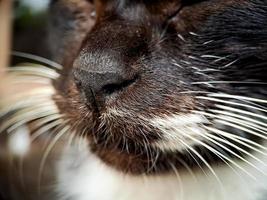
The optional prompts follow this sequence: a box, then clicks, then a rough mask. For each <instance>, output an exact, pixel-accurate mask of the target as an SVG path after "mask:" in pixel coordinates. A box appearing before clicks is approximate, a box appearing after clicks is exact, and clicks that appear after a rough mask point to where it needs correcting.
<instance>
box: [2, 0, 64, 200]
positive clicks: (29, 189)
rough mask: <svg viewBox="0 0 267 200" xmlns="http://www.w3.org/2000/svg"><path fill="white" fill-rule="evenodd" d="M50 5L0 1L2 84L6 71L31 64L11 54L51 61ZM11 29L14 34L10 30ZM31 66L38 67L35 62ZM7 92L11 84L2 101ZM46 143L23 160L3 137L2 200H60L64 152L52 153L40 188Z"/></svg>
mask: <svg viewBox="0 0 267 200" xmlns="http://www.w3.org/2000/svg"><path fill="white" fill-rule="evenodd" d="M9 5H10V7H9ZM48 5H49V0H13V2H12V6H11V0H0V54H1V55H0V61H1V62H0V72H1V73H0V80H1V79H2V78H3V77H4V76H5V75H4V74H5V73H3V72H4V71H5V70H4V68H8V67H11V66H14V65H16V64H18V63H21V62H26V61H27V62H29V60H28V59H25V58H21V57H20V58H19V57H15V56H10V55H12V53H11V52H14V51H18V52H23V53H29V54H33V55H39V56H42V57H45V58H48V59H49V58H50V54H49V51H48V46H47V44H48V43H47V28H48V23H47V19H48V17H49V15H48ZM9 16H10V17H9ZM7 23H8V24H9V27H8V26H7ZM9 28H10V30H7V29H9ZM6 57H9V58H8V59H6ZM8 60H9V62H8ZM30 62H33V63H34V61H33V60H30ZM1 76H3V77H1ZM7 88H8V83H5V82H3V81H2V82H0V98H1V96H2V97H3V96H4V91H5V90H7ZM0 100H1V99H0ZM1 120H2V121H3V119H1V116H0V124H1ZM25 137H27V136H25ZM19 139H21V140H23V138H19ZM46 139H47V138H41V139H38V140H37V141H35V142H34V143H33V144H32V146H31V150H30V152H29V153H28V154H27V155H26V156H25V157H23V158H20V157H17V156H14V155H11V154H10V152H9V150H8V148H7V146H8V138H7V135H6V134H5V133H0V200H17V199H18V200H31V199H33V200H42V199H49V200H52V199H53V198H55V199H57V198H56V197H55V195H54V194H53V187H54V185H55V179H54V166H53V163H54V162H53V160H55V159H58V157H57V155H58V154H57V151H58V149H60V148H57V147H56V148H55V149H54V150H53V152H51V154H50V156H49V158H48V161H47V162H46V166H45V169H44V172H43V179H42V183H41V184H38V178H37V177H38V169H39V167H40V160H41V156H42V154H43V151H44V150H45V147H46V145H47V141H46ZM59 151H60V150H59Z"/></svg>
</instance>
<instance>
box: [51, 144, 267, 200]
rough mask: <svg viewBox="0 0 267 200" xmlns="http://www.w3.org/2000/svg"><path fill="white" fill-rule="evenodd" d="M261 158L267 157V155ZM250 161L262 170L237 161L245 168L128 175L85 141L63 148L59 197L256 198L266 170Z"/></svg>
mask: <svg viewBox="0 0 267 200" xmlns="http://www.w3.org/2000/svg"><path fill="white" fill-rule="evenodd" d="M78 140H79V139H77V142H78ZM260 158H262V161H263V162H265V161H266V157H264V156H261V157H260ZM264 159H265V160H264ZM249 161H250V162H251V163H252V164H253V165H255V166H256V167H257V168H258V170H256V169H254V168H253V167H252V166H250V165H247V164H245V163H243V162H240V161H236V163H237V164H239V166H240V168H242V169H243V170H239V171H236V170H238V169H236V167H234V166H231V167H229V166H227V165H225V166H224V165H216V166H212V170H213V172H211V171H210V169H208V168H205V167H204V168H202V169H199V170H195V171H194V172H192V171H191V172H190V173H188V171H185V170H178V171H177V170H174V171H173V172H170V173H168V174H164V175H163V174H162V175H159V174H158V175H143V174H142V175H129V174H124V173H122V172H120V171H117V170H115V169H114V168H112V167H110V166H107V165H106V164H105V163H103V162H102V161H101V160H100V159H99V158H98V157H97V156H96V155H94V154H93V153H91V152H90V150H89V149H88V143H87V141H85V140H84V141H83V143H81V142H80V141H79V145H78V144H77V143H76V144H75V142H74V143H73V144H72V145H70V146H66V147H65V150H64V153H63V154H62V157H61V160H60V161H59V162H58V164H57V171H58V173H57V175H58V177H57V178H58V185H57V187H56V190H57V192H58V194H59V197H60V198H59V199H60V200H65V199H68V200H72V199H73V200H95V199H97V200H118V199H127V200H136V199H142V200H162V199H168V200H183V199H184V200H196V199H198V200H207V199H218V200H222V199H228V200H251V199H253V200H254V199H258V198H260V195H262V192H264V191H265V190H266V183H267V179H266V177H265V176H263V175H262V173H267V167H266V165H263V164H258V163H256V162H255V161H253V160H249ZM259 170H260V171H262V173H261V172H259ZM253 177H254V178H255V179H254V178H253ZM211 188H212V189H211ZM192 191H193V192H192Z"/></svg>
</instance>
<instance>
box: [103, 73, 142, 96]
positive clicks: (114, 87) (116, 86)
mask: <svg viewBox="0 0 267 200" xmlns="http://www.w3.org/2000/svg"><path fill="white" fill-rule="evenodd" d="M137 79H138V75H136V76H134V77H133V78H132V79H130V80H125V81H123V82H121V83H113V84H107V85H104V86H103V87H102V91H103V92H104V93H105V94H107V95H111V94H112V93H115V92H118V91H122V90H123V89H125V88H127V87H128V86H130V85H132V84H133V83H135V82H136V81H137Z"/></svg>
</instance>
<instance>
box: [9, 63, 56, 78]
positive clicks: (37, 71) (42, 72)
mask: <svg viewBox="0 0 267 200" xmlns="http://www.w3.org/2000/svg"><path fill="white" fill-rule="evenodd" d="M9 71H10V72H11V73H12V74H14V75H17V76H24V75H31V76H34V77H39V76H41V77H44V78H48V79H57V78H58V77H59V74H58V73H57V72H56V71H55V70H53V69H50V68H48V67H43V66H16V67H12V68H10V69H9Z"/></svg>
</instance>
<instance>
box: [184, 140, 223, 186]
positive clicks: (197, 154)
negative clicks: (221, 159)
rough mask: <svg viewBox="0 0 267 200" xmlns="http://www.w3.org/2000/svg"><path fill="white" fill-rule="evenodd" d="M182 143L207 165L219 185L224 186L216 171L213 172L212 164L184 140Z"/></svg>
mask: <svg viewBox="0 0 267 200" xmlns="http://www.w3.org/2000/svg"><path fill="white" fill-rule="evenodd" d="M197 141H199V140H197ZM180 142H181V143H182V144H183V145H185V146H186V147H187V148H188V150H190V151H192V152H193V153H194V154H195V155H196V156H197V157H198V158H199V159H200V160H201V161H202V162H203V163H204V164H205V165H206V167H207V168H208V169H209V170H210V172H211V173H212V174H213V176H214V177H215V179H216V180H217V182H218V183H219V185H220V186H222V185H223V184H222V182H221V180H220V178H219V177H218V176H217V174H216V173H215V171H214V170H213V168H212V167H211V166H210V164H209V163H208V162H207V161H206V160H205V159H204V158H203V157H202V156H201V155H200V153H198V152H197V151H196V150H195V149H194V148H193V147H191V146H190V145H188V144H187V143H185V142H184V141H183V140H180Z"/></svg>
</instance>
